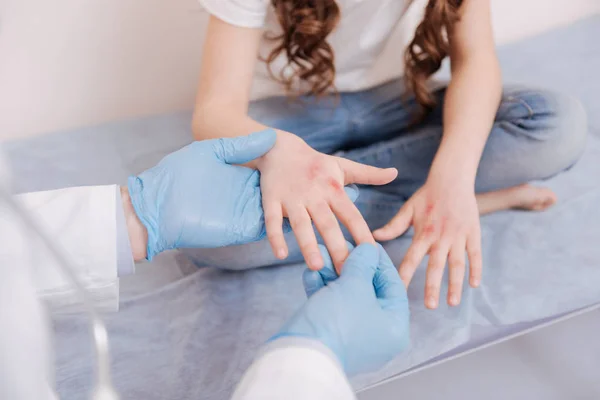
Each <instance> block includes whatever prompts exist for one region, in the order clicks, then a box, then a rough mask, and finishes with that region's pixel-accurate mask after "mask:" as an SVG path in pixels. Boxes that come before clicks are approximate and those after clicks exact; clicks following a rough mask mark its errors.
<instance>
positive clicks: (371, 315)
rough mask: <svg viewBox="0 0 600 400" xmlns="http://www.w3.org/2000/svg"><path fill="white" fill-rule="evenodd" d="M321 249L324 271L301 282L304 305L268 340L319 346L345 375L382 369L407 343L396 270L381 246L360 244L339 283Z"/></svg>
mask: <svg viewBox="0 0 600 400" xmlns="http://www.w3.org/2000/svg"><path fill="white" fill-rule="evenodd" d="M349 246H350V245H349ZM320 247H321V254H322V255H323V258H324V260H325V267H324V268H323V269H321V270H320V271H311V270H306V271H305V272H304V276H303V280H304V289H305V291H306V295H307V296H308V297H309V299H308V301H307V302H306V304H305V305H304V306H303V307H302V308H301V309H300V310H299V311H298V312H297V313H296V314H295V315H294V316H293V317H292V318H291V319H290V320H289V321H288V322H287V323H286V324H285V325H284V327H283V328H282V329H281V331H280V332H279V333H278V334H276V335H275V336H274V337H273V338H272V339H271V340H275V339H277V338H279V337H285V336H298V337H305V338H312V339H316V340H319V341H320V342H322V343H323V344H325V345H326V346H327V347H329V348H330V349H331V350H332V351H333V353H335V355H336V356H337V357H338V359H339V361H340V362H341V363H342V365H343V366H344V369H345V371H346V373H347V374H348V375H352V374H356V373H359V372H365V371H372V370H376V369H378V368H381V367H382V366H384V365H385V364H386V363H388V362H389V361H391V360H392V359H393V358H394V357H395V356H396V355H398V354H399V353H400V352H401V351H402V350H404V349H405V348H406V346H408V343H409V333H410V332H409V309H408V299H407V296H406V289H405V287H404V284H403V283H402V280H401V279H400V276H399V275H398V272H397V271H396V268H395V267H394V264H393V263H392V261H391V260H390V258H389V256H388V255H387V253H386V252H385V250H383V248H382V247H381V245H377V246H374V245H372V244H361V245H360V246H358V247H357V248H356V249H354V250H353V251H352V252H351V253H350V256H349V257H348V258H347V259H346V262H345V263H344V266H343V268H342V273H341V276H340V277H339V278H338V276H337V274H336V272H335V270H334V267H333V263H332V261H331V258H330V257H329V255H328V254H327V251H326V250H325V249H324V247H323V246H320ZM350 247H351V246H350Z"/></svg>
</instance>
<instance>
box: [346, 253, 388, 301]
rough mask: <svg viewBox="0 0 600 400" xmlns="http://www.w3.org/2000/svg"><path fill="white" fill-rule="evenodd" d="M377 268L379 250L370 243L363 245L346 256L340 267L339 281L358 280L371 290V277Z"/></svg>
mask: <svg viewBox="0 0 600 400" xmlns="http://www.w3.org/2000/svg"><path fill="white" fill-rule="evenodd" d="M378 266H379V249H378V248H377V247H376V246H375V245H373V244H371V243H363V244H361V245H359V246H358V247H356V248H355V249H354V250H353V251H352V252H351V253H350V255H349V256H348V258H347V259H346V261H345V262H344V266H343V267H342V274H341V276H340V281H346V280H347V279H348V278H353V279H354V280H356V279H358V280H359V281H361V282H364V283H365V284H367V285H369V286H370V287H371V291H373V294H374V293H375V292H374V289H373V277H374V276H375V273H376V272H377V267H378Z"/></svg>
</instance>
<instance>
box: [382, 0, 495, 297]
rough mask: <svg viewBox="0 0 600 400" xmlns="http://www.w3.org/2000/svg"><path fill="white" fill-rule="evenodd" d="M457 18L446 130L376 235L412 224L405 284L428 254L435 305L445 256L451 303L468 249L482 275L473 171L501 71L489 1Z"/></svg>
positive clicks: (465, 5)
mask: <svg viewBox="0 0 600 400" xmlns="http://www.w3.org/2000/svg"><path fill="white" fill-rule="evenodd" d="M459 11H460V20H459V21H457V22H456V23H455V25H454V28H453V29H451V30H450V31H449V32H448V39H449V44H450V61H451V67H452V79H451V82H450V85H449V87H448V89H447V92H446V98H445V100H444V121H443V128H444V133H443V137H442V142H441V145H440V148H439V150H438V152H437V154H436V156H435V159H434V161H433V164H432V166H431V170H430V172H429V176H428V178H427V181H426V183H425V185H424V186H423V187H422V188H421V189H420V190H419V191H418V192H417V193H416V194H415V195H414V196H413V197H412V198H411V199H410V200H409V201H408V202H407V203H405V205H404V206H403V208H402V209H401V210H400V212H399V213H398V214H397V216H396V217H395V218H394V219H393V220H392V221H390V222H389V223H388V224H387V225H386V226H385V227H384V228H383V229H381V230H379V231H376V232H375V238H376V239H378V240H390V239H393V238H394V237H396V236H398V235H400V234H402V233H403V232H404V231H405V230H406V229H407V228H408V227H409V226H410V225H413V226H414V228H415V236H414V239H413V243H412V245H411V247H410V248H409V250H408V252H407V254H406V256H405V257H404V260H403V262H402V264H401V266H400V275H401V277H402V279H403V280H404V281H405V283H406V284H408V283H409V282H410V281H411V279H412V277H413V274H414V272H415V270H416V268H417V267H418V266H419V264H420V263H421V261H422V260H423V258H424V257H425V255H426V254H429V265H428V267H427V281H426V293H425V299H426V304H427V306H429V307H431V308H435V307H437V304H438V301H439V292H440V287H441V282H442V277H443V272H444V267H445V264H446V262H448V266H449V272H448V276H449V278H448V279H449V291H448V304H451V305H457V304H458V303H459V302H460V297H461V292H462V285H463V278H464V273H465V250H466V253H467V254H468V257H469V261H470V263H469V264H470V265H469V270H470V283H471V286H473V287H476V286H478V285H479V283H480V280H481V263H482V261H481V231H480V222H479V214H478V208H477V202H476V200H475V176H476V173H477V168H478V165H479V160H480V158H481V154H482V152H483V148H484V145H485V143H486V141H487V138H488V135H489V134H490V131H491V128H492V124H493V122H494V118H495V115H496V111H497V109H498V105H499V102H500V96H501V89H502V88H501V74H500V67H499V64H498V59H497V57H496V51H495V46H494V39H493V34H492V25H491V17H490V2H489V0H463V2H462V5H461V7H460V10H459Z"/></svg>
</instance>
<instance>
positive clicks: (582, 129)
mask: <svg viewBox="0 0 600 400" xmlns="http://www.w3.org/2000/svg"><path fill="white" fill-rule="evenodd" d="M499 117H500V118H502V119H503V120H504V121H506V122H507V123H509V124H511V125H512V126H513V128H514V129H515V130H518V131H519V133H520V134H522V135H525V136H526V137H527V138H528V139H530V141H529V143H535V145H534V146H532V148H531V149H532V151H531V154H528V157H530V160H531V161H533V162H535V163H536V168H535V169H536V170H538V171H539V175H541V176H539V178H546V177H548V176H551V175H554V174H556V173H558V172H560V171H562V170H564V169H566V168H568V167H570V166H571V165H573V164H574V163H575V162H576V161H577V160H578V159H579V157H580V156H581V154H582V153H583V150H584V148H585V141H586V135H587V118H586V112H585V109H584V107H583V104H582V103H581V102H580V101H579V100H578V99H576V98H575V97H572V96H569V95H565V94H561V93H556V92H551V91H546V90H535V91H534V90H521V91H514V92H512V93H511V92H509V93H507V94H506V95H505V97H504V99H503V103H502V105H501V107H500V112H499Z"/></svg>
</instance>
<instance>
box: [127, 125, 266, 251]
mask: <svg viewBox="0 0 600 400" xmlns="http://www.w3.org/2000/svg"><path fill="white" fill-rule="evenodd" d="M276 139H277V135H276V133H275V131H274V130H272V129H269V130H265V131H262V132H257V133H253V134H251V135H249V136H241V137H237V138H226V139H214V140H204V141H200V142H194V143H192V144H190V145H188V146H186V147H184V148H182V149H181V150H178V151H176V152H174V153H172V154H169V155H168V156H166V157H165V158H163V159H162V160H161V161H160V162H159V163H158V165H156V166H155V167H153V168H150V169H149V170H147V171H144V172H142V173H141V174H140V175H138V176H132V177H130V178H129V181H128V187H129V195H130V197H131V202H132V204H133V207H134V209H135V211H136V214H137V215H138V217H139V218H140V220H141V222H142V223H143V224H144V226H145V227H146V229H147V230H148V259H149V260H151V259H152V257H154V256H155V255H156V254H158V253H160V252H163V251H165V250H170V249H175V248H194V247H219V246H227V245H234V244H240V243H246V242H251V241H255V240H258V239H261V238H263V237H264V236H265V226H264V217H263V211H262V204H261V194H260V188H259V181H260V173H259V172H258V171H256V170H252V169H250V168H246V167H242V166H237V165H230V164H244V163H247V162H249V161H252V160H253V159H255V158H258V157H260V156H262V155H264V154H265V153H267V152H268V151H269V150H270V149H271V148H272V147H273V146H274V145H275V140H276Z"/></svg>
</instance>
